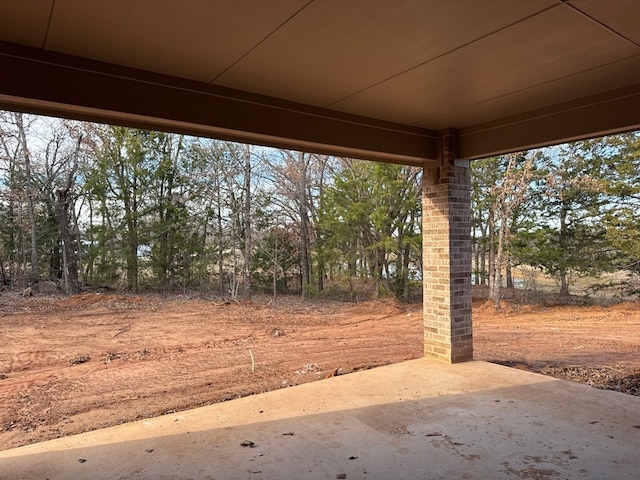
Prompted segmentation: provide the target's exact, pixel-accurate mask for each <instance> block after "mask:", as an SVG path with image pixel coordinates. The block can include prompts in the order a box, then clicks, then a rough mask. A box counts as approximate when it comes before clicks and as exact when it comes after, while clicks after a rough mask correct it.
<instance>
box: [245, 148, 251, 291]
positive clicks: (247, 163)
mask: <svg viewBox="0 0 640 480" xmlns="http://www.w3.org/2000/svg"><path fill="white" fill-rule="evenodd" d="M243 217H244V218H243V220H244V274H245V277H244V296H245V298H246V299H247V300H251V273H252V271H251V250H252V245H251V151H250V150H249V145H247V146H246V150H245V157H244V212H243Z"/></svg>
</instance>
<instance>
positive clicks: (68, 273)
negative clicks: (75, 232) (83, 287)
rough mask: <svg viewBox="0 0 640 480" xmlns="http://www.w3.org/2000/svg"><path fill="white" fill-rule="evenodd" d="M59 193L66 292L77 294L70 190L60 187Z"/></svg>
mask: <svg viewBox="0 0 640 480" xmlns="http://www.w3.org/2000/svg"><path fill="white" fill-rule="evenodd" d="M57 194H58V227H59V231H60V240H61V241H62V269H63V278H64V286H65V292H66V293H68V294H75V293H78V292H79V291H80V283H79V282H78V263H77V260H76V256H75V253H74V251H73V241H72V239H71V233H70V228H69V200H68V195H69V190H68V189H66V188H60V189H58V190H57Z"/></svg>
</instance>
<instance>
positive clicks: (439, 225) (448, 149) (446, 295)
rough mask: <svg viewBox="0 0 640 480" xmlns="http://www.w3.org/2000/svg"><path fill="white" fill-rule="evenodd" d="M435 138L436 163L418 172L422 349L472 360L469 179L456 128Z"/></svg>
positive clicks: (442, 357)
mask: <svg viewBox="0 0 640 480" xmlns="http://www.w3.org/2000/svg"><path fill="white" fill-rule="evenodd" d="M439 143H440V146H439V148H438V151H439V152H440V155H441V157H442V158H440V159H438V160H439V162H438V164H439V165H440V166H439V167H437V168H425V170H424V173H423V177H422V178H423V180H422V248H423V293H424V297H423V305H424V351H425V356H427V357H432V358H437V359H439V360H443V361H446V362H450V363H456V362H465V361H469V360H473V329H472V321H471V199H470V192H471V181H470V173H469V161H468V160H460V159H457V158H456V156H457V154H456V150H457V148H456V147H457V132H456V131H455V130H447V131H444V132H441V133H440V134H439Z"/></svg>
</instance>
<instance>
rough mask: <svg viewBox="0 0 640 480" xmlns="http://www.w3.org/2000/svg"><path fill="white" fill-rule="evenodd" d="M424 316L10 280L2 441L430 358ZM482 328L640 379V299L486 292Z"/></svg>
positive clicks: (518, 362)
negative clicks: (493, 297)
mask: <svg viewBox="0 0 640 480" xmlns="http://www.w3.org/2000/svg"><path fill="white" fill-rule="evenodd" d="M421 324H422V308H421V305H402V304H398V303H395V302H392V301H388V302H371V303H360V304H345V303H337V302H327V301H323V302H308V301H300V300H298V299H296V298H291V297H287V298H282V299H279V300H278V302H277V303H276V304H269V303H268V301H266V300H265V301H259V302H255V303H249V304H242V305H239V304H236V303H216V302H214V301H208V300H205V299H190V298H187V297H175V296H174V297H171V298H169V299H163V298H160V297H158V296H124V295H105V294H93V293H91V294H83V295H77V296H74V297H68V298H65V297H35V298H22V297H20V296H18V295H16V294H13V293H6V292H5V293H2V294H0V449H7V448H12V447H16V446H19V445H25V444H28V443H33V442H38V441H42V440H46V439H51V438H56V437H60V436H65V435H70V434H75V433H80V432H84V431H88V430H93V429H97V428H101V427H106V426H110V425H116V424H119V423H124V422H128V421H132V420H138V419H141V418H147V417H152V416H157V415H162V414H165V413H169V412H174V411H178V410H184V409H188V408H192V407H196V406H201V405H207V404H211V403H215V402H220V401H223V400H228V399H232V398H237V397H241V396H246V395H250V394H254V393H259V392H264V391H268V390H273V389H277V388H284V387H288V386H291V385H296V384H300V383H304V382H308V381H313V380H318V379H322V378H326V377H327V376H331V375H344V374H348V373H350V372H353V371H357V370H362V369H367V368H372V367H376V366H380V365H386V364H389V363H395V362H400V361H403V360H407V359H411V358H417V357H419V356H421V355H422V348H423V347H422V326H421ZM474 334H475V351H476V358H477V359H480V360H488V361H494V362H499V363H503V364H507V365H512V366H515V367H517V368H526V369H532V370H537V371H543V372H544V369H545V368H546V369H551V370H549V371H546V372H544V373H549V374H553V375H555V376H561V377H563V378H569V379H573V380H577V381H583V382H587V383H592V384H594V385H597V386H599V387H601V388H614V389H618V390H621V391H625V392H628V393H636V394H637V393H638V383H640V382H638V381H637V380H638V379H639V378H640V305H639V304H637V303H627V304H621V305H617V306H612V307H606V308H605V307H588V308H583V307H553V308H550V307H548V308H544V307H535V306H526V307H516V306H513V305H506V306H505V307H504V308H502V309H501V310H499V311H496V310H495V308H493V307H492V306H489V305H488V304H481V303H478V304H477V305H475V308H474ZM554 369H555V370H554ZM634 379H635V380H634ZM625 382H626V383H625ZM634 388H635V391H634Z"/></svg>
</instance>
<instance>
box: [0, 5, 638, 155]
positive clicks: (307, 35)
mask: <svg viewBox="0 0 640 480" xmlns="http://www.w3.org/2000/svg"><path fill="white" fill-rule="evenodd" d="M0 16H1V17H2V18H3V22H2V25H0V72H2V74H1V75H0V108H4V109H13V110H21V111H26V112H33V113H40V114H47V115H58V116H65V117H70V118H77V119H83V120H91V121H97V122H105V123H115V124H122V125H127V126H133V127H140V128H148V129H160V130H170V131H177V132H183V133H188V134H195V135H204V136H211V137H217V138H222V139H228V140H234V141H241V142H248V143H256V144H262V145H270V146H276V147H284V148H292V149H299V150H306V151H312V152H320V153H327V154H332V155H340V156H351V157H358V158H365V159H370V160H379V161H388V162H397V163H404V164H411V165H424V164H425V162H426V164H428V163H429V162H431V161H433V160H434V159H435V158H436V157H437V154H436V144H437V136H438V132H439V131H441V130H445V129H449V128H453V129H456V130H457V131H458V132H459V143H460V144H459V151H460V154H461V156H463V157H464V158H479V157H484V156H489V155H495V154H499V153H505V152H509V151H515V150H523V149H527V148H532V147H538V146H543V145H550V144H554V143H560V142H563V141H568V140H575V139H580V138H587V137H592V136H598V135H604V134H608V133H615V132H622V131H628V130H635V129H638V128H640V31H639V30H638V29H637V24H638V23H639V22H640V2H637V1H636V0H610V1H607V2H598V1H596V0H537V1H529V0H527V1H525V0H522V1H516V0H487V1H483V2H476V1H468V0H448V1H444V2H443V1H438V0H430V1H425V0H405V1H402V2H392V3H390V2H387V1H385V0H368V1H367V2H333V1H329V0H324V1H320V0H316V1H309V0H281V1H279V2H257V3H256V2H252V1H251V0H239V1H238V2H233V3H231V2H225V1H222V0H220V1H214V0H212V1H208V2H200V1H197V0H190V1H188V2H172V1H171V0H157V1H156V2H155V3H154V8H153V9H149V8H147V6H146V3H145V2H139V1H132V0H113V1H110V2H104V1H101V0H85V1H83V2H75V1H72V0H56V1H55V2H54V1H53V0H37V1H36V0H34V1H33V2H29V3H27V4H25V2H23V1H20V0H4V1H3V2H2V3H1V4H0ZM2 40H4V41H2Z"/></svg>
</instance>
